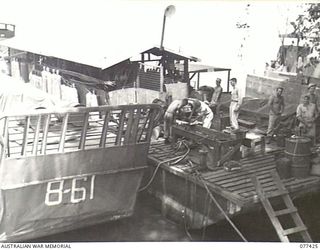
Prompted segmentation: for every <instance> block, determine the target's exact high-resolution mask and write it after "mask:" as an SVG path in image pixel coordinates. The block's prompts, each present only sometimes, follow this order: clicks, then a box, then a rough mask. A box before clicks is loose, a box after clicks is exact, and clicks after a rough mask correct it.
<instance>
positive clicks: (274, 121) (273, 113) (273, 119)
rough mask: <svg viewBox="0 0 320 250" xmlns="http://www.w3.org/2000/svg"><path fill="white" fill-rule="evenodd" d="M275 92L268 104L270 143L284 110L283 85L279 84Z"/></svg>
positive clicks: (268, 135)
mask: <svg viewBox="0 0 320 250" xmlns="http://www.w3.org/2000/svg"><path fill="white" fill-rule="evenodd" d="M275 91H276V92H275V94H273V95H271V96H270V98H269V102H268V106H269V107H270V111H269V124H268V130H267V140H266V142H267V143H270V140H271V139H272V136H273V134H274V132H275V128H276V127H277V125H278V124H279V122H280V118H281V115H282V113H283V110H284V98H283V96H282V93H283V87H281V86H279V87H277V88H276V90H275Z"/></svg>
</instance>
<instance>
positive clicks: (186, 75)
mask: <svg viewBox="0 0 320 250" xmlns="http://www.w3.org/2000/svg"><path fill="white" fill-rule="evenodd" d="M183 78H184V80H185V81H186V82H187V84H188V85H189V84H190V80H189V60H188V59H184V64H183Z"/></svg>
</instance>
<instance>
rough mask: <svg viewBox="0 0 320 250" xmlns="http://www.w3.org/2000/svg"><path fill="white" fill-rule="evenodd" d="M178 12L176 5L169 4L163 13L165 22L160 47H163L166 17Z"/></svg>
mask: <svg viewBox="0 0 320 250" xmlns="http://www.w3.org/2000/svg"><path fill="white" fill-rule="evenodd" d="M175 12H176V8H175V7H174V5H169V6H167V8H166V9H165V11H164V14H163V24H162V34H161V43H160V49H161V50H162V49H163V39H164V30H165V26H166V18H167V17H171V16H172V15H173V14H174V13H175Z"/></svg>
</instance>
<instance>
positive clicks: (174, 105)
mask: <svg viewBox="0 0 320 250" xmlns="http://www.w3.org/2000/svg"><path fill="white" fill-rule="evenodd" d="M187 104H188V99H186V98H185V99H182V100H174V101H173V102H171V103H170V105H169V106H168V108H167V110H166V113H165V114H164V123H163V125H164V128H163V129H164V138H165V140H166V141H167V142H168V141H169V139H170V138H171V127H172V124H173V122H174V119H175V115H176V113H179V112H180V110H181V109H182V108H183V107H184V106H186V105H187Z"/></svg>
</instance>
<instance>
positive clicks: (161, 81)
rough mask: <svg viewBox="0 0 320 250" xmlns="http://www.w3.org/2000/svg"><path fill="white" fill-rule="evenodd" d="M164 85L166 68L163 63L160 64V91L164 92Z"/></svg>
mask: <svg viewBox="0 0 320 250" xmlns="http://www.w3.org/2000/svg"><path fill="white" fill-rule="evenodd" d="M163 85H164V70H163V65H162V64H161V65H160V93H163Z"/></svg>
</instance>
